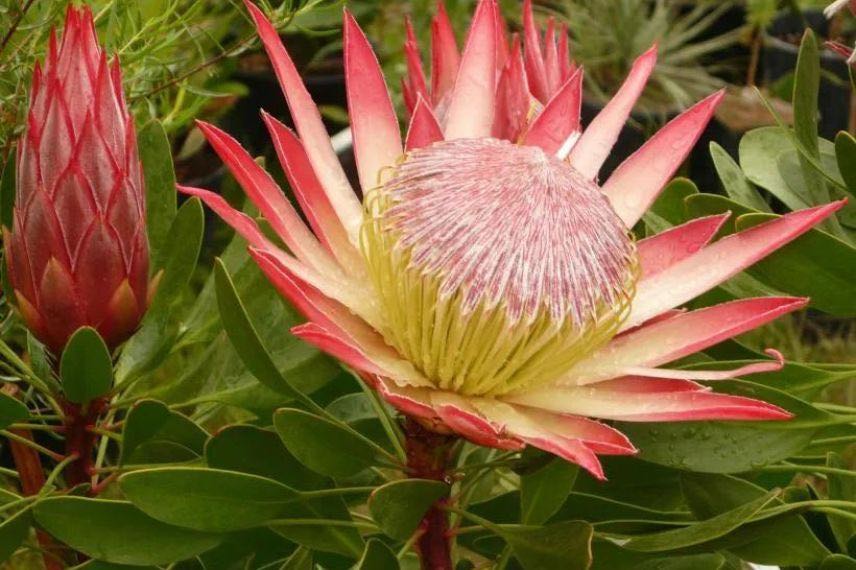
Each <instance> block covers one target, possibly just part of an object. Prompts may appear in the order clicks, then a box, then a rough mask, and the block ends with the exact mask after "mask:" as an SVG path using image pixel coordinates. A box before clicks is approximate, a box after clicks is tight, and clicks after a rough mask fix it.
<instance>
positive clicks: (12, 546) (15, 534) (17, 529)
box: [0, 509, 32, 562]
mask: <svg viewBox="0 0 856 570" xmlns="http://www.w3.org/2000/svg"><path fill="white" fill-rule="evenodd" d="M30 524H32V516H31V514H30V510H29V509H24V510H22V511H19V512H17V513H15V514H14V515H12V516H11V517H9V518H7V519H6V520H4V521H3V522H2V523H0V562H3V561H4V560H8V559H9V558H10V557H11V556H12V555H13V554H15V551H16V550H18V547H19V546H21V544H22V543H23V542H24V540H26V538H27V537H28V536H29V534H30Z"/></svg>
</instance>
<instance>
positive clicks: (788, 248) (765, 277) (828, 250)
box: [735, 214, 856, 317]
mask: <svg viewBox="0 0 856 570" xmlns="http://www.w3.org/2000/svg"><path fill="white" fill-rule="evenodd" d="M777 217H778V216H775V215H773V214H747V215H744V216H740V218H738V219H737V220H736V222H735V225H736V227H737V228H738V229H739V230H744V229H747V228H750V227H753V226H756V225H758V224H761V223H764V222H768V221H770V220H773V219H775V218H777ZM748 272H749V273H750V274H751V275H752V276H754V277H755V278H757V279H759V280H761V281H763V282H764V283H767V284H769V285H770V286H771V287H774V288H776V289H778V290H781V291H783V292H786V293H788V294H791V295H800V296H808V297H811V304H812V306H814V307H816V308H818V309H820V310H822V311H824V312H827V313H830V314H832V315H835V316H839V317H853V316H856V248H854V247H852V246H851V245H849V244H847V243H845V242H843V241H841V240H840V239H838V238H836V237H834V236H832V235H830V234H828V233H826V232H822V231H820V230H817V229H813V230H809V231H808V232H806V233H805V234H803V235H802V236H800V237H799V238H797V239H795V240H794V241H792V242H791V243H789V244H787V245H785V246H783V247H782V248H780V249H778V250H777V251H775V252H773V253H772V254H771V255H769V256H768V257H767V258H766V259H762V260H761V261H759V262H758V263H756V264H755V265H753V266H752V267H751V268H750V269H749V270H748Z"/></svg>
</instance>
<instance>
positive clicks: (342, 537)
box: [205, 426, 363, 556]
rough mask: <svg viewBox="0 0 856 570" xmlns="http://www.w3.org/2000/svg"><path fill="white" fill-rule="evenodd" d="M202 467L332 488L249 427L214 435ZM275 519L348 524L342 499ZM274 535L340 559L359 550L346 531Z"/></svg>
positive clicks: (283, 529)
mask: <svg viewBox="0 0 856 570" xmlns="http://www.w3.org/2000/svg"><path fill="white" fill-rule="evenodd" d="M205 456H206V458H207V460H208V465H209V466H210V467H213V468H217V469H228V470H232V471H241V472H243V473H252V474H255V475H259V476H262V477H267V478H269V479H273V480H276V481H279V482H280V483H283V484H285V485H288V486H289V487H292V488H295V489H299V490H312V489H323V488H330V486H331V485H332V483H331V482H330V480H329V479H327V478H325V477H322V476H320V475H318V474H317V473H315V472H314V471H311V470H309V469H307V468H306V467H305V466H303V464H301V463H300V462H299V461H297V459H295V457H294V456H293V455H291V453H289V451H288V449H286V447H285V445H284V444H283V443H282V440H281V439H280V438H279V436H277V435H276V434H275V433H273V432H270V431H266V430H262V429H259V428H255V427H252V426H232V427H229V428H226V429H225V430H223V431H221V432H218V433H217V435H215V436H214V437H213V438H211V439H210V440H209V442H208V444H207V445H206V446H205ZM279 516H280V517H293V518H313V519H317V518H322V519H332V520H341V521H350V520H351V517H350V513H349V512H348V508H347V506H346V505H345V502H344V500H343V499H342V497H335V496H329V497H322V498H316V499H312V500H308V501H303V502H301V503H295V504H292V505H290V506H289V507H288V508H286V509H284V510H283V511H282V512H281V513H280V515H279ZM277 532H278V533H279V534H280V535H282V536H285V537H286V538H288V539H289V540H292V541H294V542H297V543H299V544H303V545H306V546H308V547H312V548H316V549H318V550H324V551H329V552H336V553H339V554H344V555H346V556H356V555H357V554H358V553H359V552H360V551H361V550H362V545H363V542H362V539H361V538H360V535H359V533H358V532H357V530H356V529H354V528H349V527H346V526H335V525H328V526H324V527H322V526H314V527H303V528H301V527H297V526H285V525H281V526H280V527H279V528H277Z"/></svg>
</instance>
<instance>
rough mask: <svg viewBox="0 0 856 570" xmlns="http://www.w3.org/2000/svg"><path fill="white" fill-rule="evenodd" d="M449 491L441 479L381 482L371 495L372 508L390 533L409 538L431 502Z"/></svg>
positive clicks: (380, 522)
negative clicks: (383, 483) (382, 483)
mask: <svg viewBox="0 0 856 570" xmlns="http://www.w3.org/2000/svg"><path fill="white" fill-rule="evenodd" d="M448 494H449V486H448V485H446V484H445V483H443V482H442V481H430V480H427V479H402V480H401V481H392V482H391V483H387V484H385V485H381V486H380V487H378V488H377V489H375V490H374V492H373V493H372V494H371V496H370V497H369V511H370V512H371V514H372V518H373V519H374V520H375V522H376V523H377V525H378V526H379V527H380V529H381V530H382V531H383V532H384V534H386V535H387V536H389V537H392V538H396V539H398V540H407V539H408V538H410V537H411V536H412V535H413V533H414V532H415V531H416V528H417V527H418V526H419V523H420V521H422V519H423V518H424V516H425V513H426V512H428V509H430V508H431V506H432V505H433V504H434V503H436V502H437V501H439V500H440V499H442V498H443V497H445V496H447V495H448Z"/></svg>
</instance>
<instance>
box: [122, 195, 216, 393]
mask: <svg viewBox="0 0 856 570" xmlns="http://www.w3.org/2000/svg"><path fill="white" fill-rule="evenodd" d="M204 229H205V215H204V212H203V210H202V204H201V202H200V201H199V199H198V198H195V197H194V198H191V199H190V200H187V201H186V202H185V203H184V204H183V205H182V206H181V208H180V209H179V210H178V214H176V216H175V219H174V220H173V222H172V225H171V226H170V229H169V234H168V235H167V238H166V243H168V244H169V247H168V248H166V249H165V250H164V255H163V258H162V259H161V260H160V261H158V265H153V270H154V273H155V275H157V276H159V277H158V278H157V289H156V290H155V292H154V298H153V299H152V302H151V304H150V305H149V309H148V311H147V312H146V316H145V317H144V318H143V322H142V324H141V325H140V330H138V331H137V332H136V333H135V334H134V336H132V337H131V338H130V339H129V340H128V342H127V343H126V344H125V346H124V347H123V348H122V354H121V356H120V358H119V362H118V363H117V364H116V380H117V384H121V383H124V382H127V381H128V380H129V379H133V378H135V377H136V376H137V375H139V374H142V373H143V372H145V371H146V370H148V369H151V368H152V367H153V366H154V365H156V364H157V363H158V362H159V361H161V360H163V359H164V358H165V357H166V356H167V355H168V354H169V353H170V351H171V350H172V349H173V348H174V345H175V339H176V336H177V334H178V326H177V324H175V323H174V320H175V317H174V315H171V309H172V307H173V303H175V302H176V300H177V299H180V298H181V294H182V292H183V291H184V289H185V287H187V284H188V283H189V282H190V277H191V276H192V275H193V272H194V271H195V270H196V262H197V260H198V259H199V251H200V248H201V246H202V235H203V232H204ZM161 271H162V273H161Z"/></svg>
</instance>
